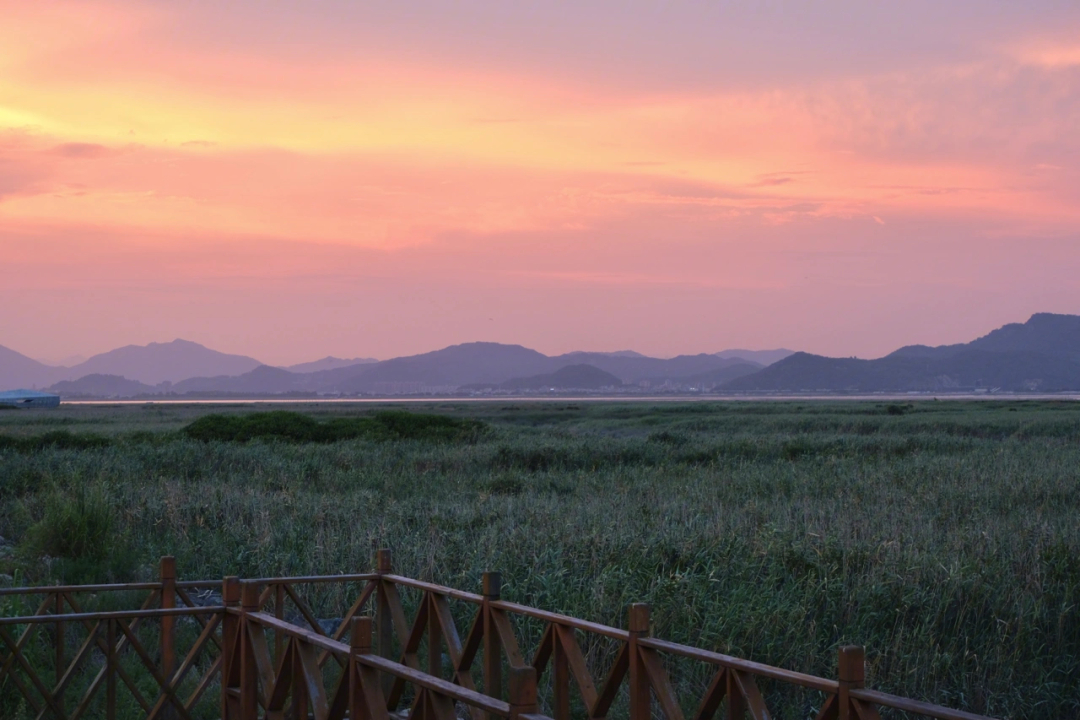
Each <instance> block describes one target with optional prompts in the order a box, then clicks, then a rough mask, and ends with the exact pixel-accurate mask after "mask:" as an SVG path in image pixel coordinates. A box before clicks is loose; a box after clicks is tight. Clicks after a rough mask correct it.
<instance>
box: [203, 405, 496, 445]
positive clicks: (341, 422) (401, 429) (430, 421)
mask: <svg viewBox="0 0 1080 720" xmlns="http://www.w3.org/2000/svg"><path fill="white" fill-rule="evenodd" d="M486 428H487V426H486V425H485V424H484V423H482V422H479V421H476V420H466V419H459V418H453V417H447V416H445V415H433V414H421V413H410V412H405V411H401V410H384V411H381V412H377V413H375V414H374V415H371V416H368V417H358V418H334V419H332V420H328V421H326V422H319V421H318V420H315V419H314V418H312V417H310V416H308V415H303V414H301V413H296V412H289V411H285V410H277V411H272V412H263V413H250V414H247V415H206V416H204V417H201V418H199V419H198V420H196V421H195V422H193V423H191V424H190V425H188V426H187V427H185V428H184V431H183V432H184V434H185V435H187V437H189V438H192V439H194V440H202V441H205V442H210V441H218V442H248V441H251V440H279V441H285V442H297V443H329V442H337V441H340V440H354V439H365V440H375V441H383V442H386V441H394V440H426V441H432V442H475V441H476V440H477V439H478V438H479V437H480V436H481V435H482V434H483V433H484V432H485V431H486Z"/></svg>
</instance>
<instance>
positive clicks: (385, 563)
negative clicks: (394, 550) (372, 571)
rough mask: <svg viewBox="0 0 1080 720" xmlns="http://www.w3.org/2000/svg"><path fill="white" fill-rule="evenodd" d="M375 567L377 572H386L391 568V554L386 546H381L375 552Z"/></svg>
mask: <svg viewBox="0 0 1080 720" xmlns="http://www.w3.org/2000/svg"><path fill="white" fill-rule="evenodd" d="M375 567H376V569H377V570H378V571H379V573H380V574H381V573H388V572H391V570H392V569H393V556H392V555H391V554H390V550H389V549H388V548H382V549H381V550H379V552H377V553H376V554H375Z"/></svg>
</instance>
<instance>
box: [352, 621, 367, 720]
mask: <svg viewBox="0 0 1080 720" xmlns="http://www.w3.org/2000/svg"><path fill="white" fill-rule="evenodd" d="M349 647H350V650H351V651H352V652H350V653H349V669H348V673H349V677H348V682H349V717H350V718H356V720H359V719H360V718H363V717H367V708H366V705H365V698H364V688H363V686H362V685H361V681H360V664H359V663H358V662H356V656H357V655H370V654H371V617H370V616H367V615H363V616H360V617H354V618H353V619H352V635H351V640H350V643H349Z"/></svg>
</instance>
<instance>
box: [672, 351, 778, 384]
mask: <svg viewBox="0 0 1080 720" xmlns="http://www.w3.org/2000/svg"><path fill="white" fill-rule="evenodd" d="M732 360H734V361H735V362H733V363H732V364H730V365H725V366H724V367H719V368H716V369H715V370H709V371H708V372H703V373H699V374H697V375H689V376H687V377H685V378H681V380H682V382H683V383H687V384H692V385H695V386H697V387H698V388H700V389H704V390H710V389H713V388H716V387H717V386H718V385H723V384H724V383H726V382H729V381H731V380H734V379H736V378H741V377H745V376H747V375H753V374H754V373H756V372H758V371H759V370H761V369H762V368H761V365H758V364H757V363H756V362H742V361H741V360H740V359H739V358H732Z"/></svg>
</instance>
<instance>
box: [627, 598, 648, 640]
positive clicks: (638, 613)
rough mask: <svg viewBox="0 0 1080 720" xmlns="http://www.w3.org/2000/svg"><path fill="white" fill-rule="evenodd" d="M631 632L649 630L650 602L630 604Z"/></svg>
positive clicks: (646, 632) (645, 631) (646, 631)
mask: <svg viewBox="0 0 1080 720" xmlns="http://www.w3.org/2000/svg"><path fill="white" fill-rule="evenodd" d="M630 632H632V633H645V634H648V632H649V604H648V603H634V604H633V605H631V606H630Z"/></svg>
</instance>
